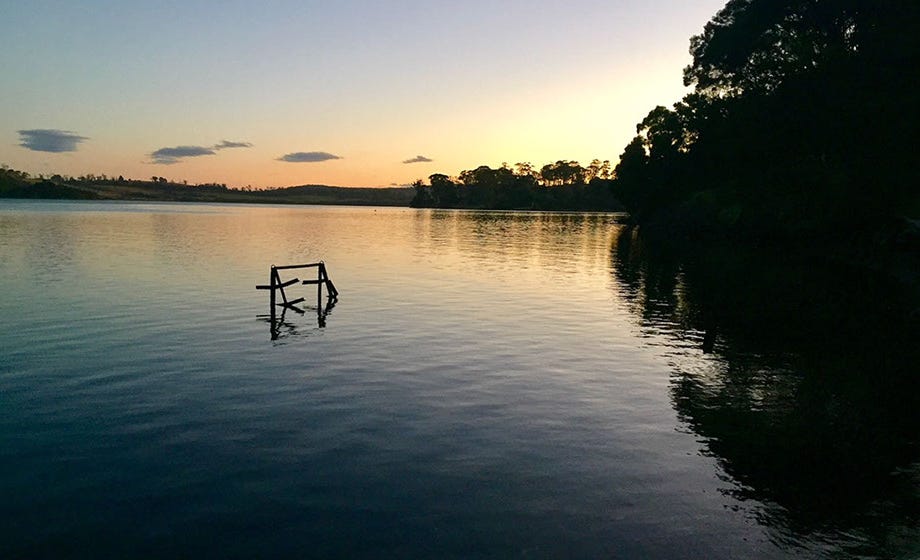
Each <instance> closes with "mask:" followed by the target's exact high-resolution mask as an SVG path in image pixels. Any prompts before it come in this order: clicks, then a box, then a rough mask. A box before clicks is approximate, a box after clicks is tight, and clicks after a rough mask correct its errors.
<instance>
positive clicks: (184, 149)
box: [150, 146, 217, 165]
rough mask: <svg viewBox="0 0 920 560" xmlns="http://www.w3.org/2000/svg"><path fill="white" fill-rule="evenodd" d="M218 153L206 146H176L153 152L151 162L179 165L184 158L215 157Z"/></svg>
mask: <svg viewBox="0 0 920 560" xmlns="http://www.w3.org/2000/svg"><path fill="white" fill-rule="evenodd" d="M216 153H217V152H215V151H214V148H206V147H204V146H176V147H175V148H160V149H159V150H157V151H155V152H151V153H150V161H151V163H157V164H160V165H172V164H174V163H179V160H181V159H182V158H189V157H198V156H213V155H214V154H216Z"/></svg>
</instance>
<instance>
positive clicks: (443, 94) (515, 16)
mask: <svg viewBox="0 0 920 560" xmlns="http://www.w3.org/2000/svg"><path fill="white" fill-rule="evenodd" d="M724 4H725V0H565V1H563V0H552V1H551V0H527V1H524V0H521V1H518V0H465V1H456V0H449V1H448V0H428V1H425V2H422V1H415V0H391V1H386V2H385V1H383V0H378V1H370V0H367V1H361V0H336V1H324V2H317V1H312V0H297V1H293V0H291V1H288V0H278V1H270V0H269V1H260V2H252V1H248V0H247V1H236V0H221V1H213V2H212V1H204V0H202V1H195V0H182V1H175V2H174V1H169V0H165V1H159V2H150V1H143V2H140V1H134V0H116V1H101V0H100V1H93V0H84V1H81V2H73V1H72V0H64V1H45V0H29V1H28V2H17V1H14V0H0V69H2V75H3V78H2V81H0V163H3V164H6V165H9V166H10V167H12V168H14V169H20V170H24V171H28V172H30V173H32V174H40V173H41V174H45V175H50V174H53V173H60V174H67V175H74V176H78V175H84V174H87V173H92V174H96V175H99V174H106V175H109V176H118V175H123V176H125V177H131V178H149V177H151V176H160V177H167V178H169V179H170V180H176V181H182V180H187V181H188V182H189V183H202V182H217V183H225V184H227V185H229V186H234V187H245V186H252V187H253V188H264V187H280V186H289V185H302V184H327V185H341V186H388V185H394V184H407V183H410V182H412V181H414V180H415V179H419V178H427V177H428V176H429V175H431V174H432V173H445V174H447V175H457V174H459V173H460V171H462V170H465V169H473V168H475V167H478V166H479V165H489V166H492V167H497V166H499V165H501V164H502V163H503V162H508V163H509V164H514V163H517V162H523V161H527V162H531V163H533V164H534V165H535V166H537V167H539V166H542V165H543V164H546V163H550V162H553V161H556V160H560V159H566V160H577V161H580V162H581V163H582V164H587V163H588V162H590V161H591V160H592V159H594V158H598V159H601V160H605V159H607V160H611V161H612V162H614V163H615V162H616V161H617V159H618V157H619V155H620V153H622V151H623V148H624V147H625V145H626V144H627V143H628V142H629V140H630V139H631V138H632V137H633V136H634V135H635V132H636V131H635V125H636V123H637V122H639V121H640V120H642V118H643V117H644V116H645V115H646V114H647V113H648V111H649V110H651V109H652V108H653V107H654V106H656V105H670V104H672V103H674V102H676V101H678V100H679V99H680V98H681V97H683V95H684V94H685V93H686V88H685V87H684V86H683V84H682V69H683V68H684V67H685V66H686V65H687V64H688V63H689V62H690V55H689V53H688V48H689V39H690V37H691V36H692V35H695V34H698V33H700V32H701V31H702V28H703V26H704V25H705V23H706V22H707V21H708V20H709V19H710V18H711V17H712V16H713V15H714V14H715V13H716V12H717V11H718V10H719V9H720V8H721V7H722V6H723V5H724Z"/></svg>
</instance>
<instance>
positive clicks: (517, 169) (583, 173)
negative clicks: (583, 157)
mask: <svg viewBox="0 0 920 560" xmlns="http://www.w3.org/2000/svg"><path fill="white" fill-rule="evenodd" d="M610 176H611V170H610V162H609V161H603V162H602V161H600V160H594V161H592V162H591V164H590V165H588V166H587V167H582V166H581V165H580V164H579V163H578V162H577V161H568V160H559V161H557V162H555V163H549V164H546V165H544V166H543V167H541V168H540V170H539V171H536V170H535V168H534V166H533V165H532V164H530V163H529V162H521V163H517V164H515V166H514V169H512V168H511V167H509V166H508V165H507V164H505V165H503V166H502V167H499V168H497V169H492V168H491V167H488V166H485V165H482V166H479V167H477V168H476V169H470V170H466V171H463V172H461V173H460V175H459V176H458V177H456V178H451V177H448V176H447V175H443V174H440V173H436V174H434V175H431V176H430V177H429V178H428V180H429V184H428V185H427V186H426V185H425V184H424V183H423V182H422V181H416V182H415V184H414V185H413V186H414V188H415V191H416V193H415V198H413V200H412V202H411V206H414V207H416V208H479V209H497V210H512V209H518V210H523V209H527V210H531V209H532V210H617V209H619V208H620V204H619V202H617V200H616V199H615V198H614V197H613V194H612V191H611V185H612V180H611V177H610Z"/></svg>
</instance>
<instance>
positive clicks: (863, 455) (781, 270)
mask: <svg viewBox="0 0 920 560" xmlns="http://www.w3.org/2000/svg"><path fill="white" fill-rule="evenodd" d="M789 253H793V252H791V251H790V252H788V253H787V252H784V251H782V250H778V249H773V250H760V251H757V252H752V251H751V250H742V249H740V248H739V247H737V246H729V245H723V246H718V247H713V246H712V244H709V245H707V246H706V247H701V246H694V247H680V248H678V247H675V244H674V243H670V242H664V241H660V240H659V241H655V240H650V239H646V238H645V237H644V236H642V237H640V236H639V234H638V232H637V231H635V230H633V229H630V228H626V229H624V230H622V231H621V232H620V234H619V235H618V237H617V239H616V241H615V242H614V246H613V249H612V260H613V262H612V270H613V274H614V279H615V281H616V283H617V284H618V286H619V288H620V292H621V293H622V294H624V297H625V300H626V302H627V305H628V307H629V309H630V310H631V311H632V312H633V313H634V314H635V315H636V316H637V317H638V321H639V325H640V328H641V329H642V330H643V332H646V333H648V334H649V336H650V339H652V340H658V341H660V340H661V339H662V338H663V339H664V340H666V341H667V342H665V344H667V345H668V346H670V347H671V350H670V351H669V352H670V353H669V355H671V356H673V359H672V363H673V367H674V371H673V377H672V382H671V392H672V401H673V404H674V407H675V409H676V410H677V413H678V416H679V418H680V420H681V421H682V422H685V423H686V425H687V427H689V429H690V430H692V431H693V432H694V433H696V434H697V435H699V436H700V437H701V439H702V441H703V443H704V445H705V447H706V449H707V450H708V452H709V453H711V454H712V456H713V457H715V458H716V459H717V461H718V462H719V465H720V467H721V469H722V470H723V471H724V474H725V475H727V476H728V477H729V479H730V480H731V481H732V482H733V483H734V484H733V485H732V486H733V488H734V490H733V492H734V493H735V494H736V495H737V497H739V498H740V499H742V500H756V501H757V502H759V503H762V504H763V506H762V507H760V506H757V507H756V510H757V516H758V518H759V520H760V521H761V522H762V523H764V524H766V525H768V526H770V527H771V528H773V529H774V530H776V534H777V536H778V538H779V539H781V540H787V539H788V541H789V542H797V541H799V540H800V539H809V540H818V541H824V542H826V544H827V545H828V546H830V547H831V548H832V549H835V550H837V551H839V552H844V551H846V553H847V554H854V555H861V554H870V555H875V554H882V555H884V556H888V555H889V554H890V555H895V556H900V555H908V556H910V555H911V554H917V553H918V552H920V549H918V547H920V531H918V529H917V527H920V452H918V451H920V449H918V447H920V446H918V443H920V437H918V434H920V414H918V405H920V398H918V394H920V389H918V387H917V386H916V381H917V375H916V373H917V364H918V363H920V361H918V358H920V351H918V346H920V344H918V342H920V340H918V339H917V336H916V334H917V333H918V332H920V328H918V317H917V313H916V309H917V304H918V302H917V299H916V294H913V295H911V293H910V292H909V291H908V290H907V289H905V288H903V287H901V286H897V285H895V284H894V283H893V282H889V281H887V280H886V279H884V278H882V277H881V276H880V275H874V274H871V273H867V272H865V271H861V270H854V269H852V267H847V266H843V265H840V266H830V265H826V264H822V263H818V262H815V261H814V259H811V260H809V259H808V258H806V257H792V256H791V255H790V254H789ZM911 311H913V312H911ZM704 352H711V353H712V355H711V356H710V357H709V358H708V359H704V358H703V357H702V356H701V353H704Z"/></svg>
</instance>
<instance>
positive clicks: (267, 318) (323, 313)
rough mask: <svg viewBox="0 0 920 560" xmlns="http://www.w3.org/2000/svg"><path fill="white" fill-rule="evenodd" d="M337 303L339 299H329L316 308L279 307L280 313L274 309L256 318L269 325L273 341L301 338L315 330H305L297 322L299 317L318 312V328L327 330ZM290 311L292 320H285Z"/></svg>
mask: <svg viewBox="0 0 920 560" xmlns="http://www.w3.org/2000/svg"><path fill="white" fill-rule="evenodd" d="M336 303H338V298H333V297H328V298H327V299H326V303H325V304H323V303H322V301H320V302H319V303H318V304H317V305H315V306H309V305H308V306H305V307H304V308H300V307H298V306H296V305H287V306H283V307H278V309H280V311H279V310H278V309H272V310H271V312H270V313H267V314H265V315H257V316H256V318H257V319H258V320H259V321H262V322H263V323H267V324H268V331H269V336H270V338H271V339H272V340H273V341H279V340H282V339H285V338H294V337H300V336H305V335H307V334H309V333H313V329H308V330H305V329H304V325H302V324H301V322H299V321H296V322H295V319H296V317H297V316H304V315H306V314H307V311H315V312H316V328H318V329H324V328H326V320H327V318H328V317H329V314H330V313H332V310H333V308H335V304H336ZM288 310H290V311H291V313H292V315H293V317H291V318H290V319H286V318H285V317H286V315H287V312H288Z"/></svg>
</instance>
